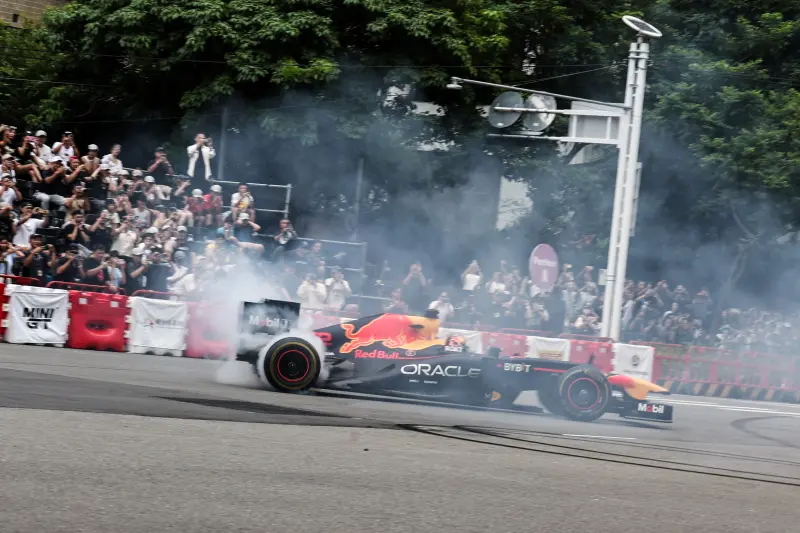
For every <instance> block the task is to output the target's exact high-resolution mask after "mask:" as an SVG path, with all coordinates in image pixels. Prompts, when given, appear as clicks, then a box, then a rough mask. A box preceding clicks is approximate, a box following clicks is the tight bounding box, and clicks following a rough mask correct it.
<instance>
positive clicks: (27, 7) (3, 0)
mask: <svg viewBox="0 0 800 533" xmlns="http://www.w3.org/2000/svg"><path fill="white" fill-rule="evenodd" d="M66 3H67V2H66V1H64V0H0V19H2V20H3V22H5V23H6V24H9V25H11V26H14V27H17V28H21V27H22V25H23V24H24V22H25V20H38V19H39V17H40V16H41V15H42V12H43V11H44V10H45V9H46V8H48V7H50V6H54V5H64V4H66Z"/></svg>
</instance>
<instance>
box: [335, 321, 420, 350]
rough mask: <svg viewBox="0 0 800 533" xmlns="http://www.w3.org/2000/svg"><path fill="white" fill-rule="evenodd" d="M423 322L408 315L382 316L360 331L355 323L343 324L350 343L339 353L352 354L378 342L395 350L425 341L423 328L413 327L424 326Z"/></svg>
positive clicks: (345, 344)
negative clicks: (416, 326) (415, 326)
mask: <svg viewBox="0 0 800 533" xmlns="http://www.w3.org/2000/svg"><path fill="white" fill-rule="evenodd" d="M423 320H425V319H421V318H418V317H409V316H406V315H380V316H378V317H376V318H374V319H373V320H371V321H369V322H368V323H366V324H364V325H363V326H361V327H359V328H358V329H356V327H357V326H356V325H355V324H353V323H345V324H342V325H341V327H342V331H343V332H344V335H345V337H347V338H348V339H349V341H348V342H346V343H344V344H342V347H341V348H340V349H339V352H341V353H351V352H353V351H354V350H357V349H359V348H363V347H365V346H370V345H371V344H374V343H376V342H380V343H381V344H383V345H384V346H385V347H386V348H388V349H390V350H394V349H397V348H402V347H403V346H405V345H407V344H411V343H412V342H415V341H422V340H425V339H426V335H425V331H424V330H423V328H419V329H415V328H413V327H412V326H414V325H423V322H422V321H423Z"/></svg>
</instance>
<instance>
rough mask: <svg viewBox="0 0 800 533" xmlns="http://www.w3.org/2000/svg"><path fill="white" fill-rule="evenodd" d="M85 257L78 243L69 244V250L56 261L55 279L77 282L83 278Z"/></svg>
mask: <svg viewBox="0 0 800 533" xmlns="http://www.w3.org/2000/svg"><path fill="white" fill-rule="evenodd" d="M82 267H83V258H82V257H81V255H80V252H79V248H78V245H77V244H72V245H69V247H68V248H67V251H66V252H65V253H64V255H62V256H61V257H60V258H59V259H58V261H57V262H56V273H55V276H53V280H54V281H64V282H71V283H75V282H78V281H80V280H81V278H82V277H83V276H82V275H81V271H82Z"/></svg>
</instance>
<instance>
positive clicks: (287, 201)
mask: <svg viewBox="0 0 800 533" xmlns="http://www.w3.org/2000/svg"><path fill="white" fill-rule="evenodd" d="M211 183H212V184H214V185H233V186H235V187H238V186H239V185H240V183H239V182H238V181H223V180H211ZM245 185H247V187H248V188H250V187H255V188H264V189H286V196H285V197H284V203H283V209H264V208H253V210H254V211H255V212H256V213H280V214H282V215H283V217H284V218H288V217H289V204H290V203H291V201H292V185H291V184H289V185H275V184H270V183H245ZM222 207H224V208H225V209H231V206H230V205H223V206H222Z"/></svg>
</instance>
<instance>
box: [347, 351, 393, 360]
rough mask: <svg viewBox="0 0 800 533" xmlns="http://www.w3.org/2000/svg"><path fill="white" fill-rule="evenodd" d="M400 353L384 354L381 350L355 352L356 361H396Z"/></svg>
mask: <svg viewBox="0 0 800 533" xmlns="http://www.w3.org/2000/svg"><path fill="white" fill-rule="evenodd" d="M398 357H400V352H386V351H383V350H372V351H370V352H368V351H365V350H356V359H397V358H398Z"/></svg>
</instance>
